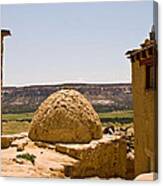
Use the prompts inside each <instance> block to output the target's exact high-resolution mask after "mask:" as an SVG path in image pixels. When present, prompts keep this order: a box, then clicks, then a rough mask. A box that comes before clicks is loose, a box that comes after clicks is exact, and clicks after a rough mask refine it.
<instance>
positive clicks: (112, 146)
mask: <svg viewBox="0 0 163 186" xmlns="http://www.w3.org/2000/svg"><path fill="white" fill-rule="evenodd" d="M56 150H57V151H59V152H61V153H65V154H68V155H69V156H71V157H74V158H76V159H78V160H79V161H78V163H76V164H75V165H72V166H65V175H66V176H68V177H71V178H82V177H83V178H84V177H92V176H98V177H101V178H112V177H121V178H126V179H130V178H131V177H132V176H133V175H131V174H130V175H129V174H127V171H128V170H127V168H128V166H127V163H128V162H127V159H126V154H127V152H126V142H125V141H124V140H123V139H119V140H113V141H110V140H106V141H101V140H99V141H98V143H97V144H96V145H95V146H94V145H93V146H92V145H91V144H90V145H88V146H87V147H83V148H82V147H81V146H80V147H79V148H75V147H72V146H71V145H70V146H69V145H62V144H61V145H60V144H58V145H57V146H56Z"/></svg>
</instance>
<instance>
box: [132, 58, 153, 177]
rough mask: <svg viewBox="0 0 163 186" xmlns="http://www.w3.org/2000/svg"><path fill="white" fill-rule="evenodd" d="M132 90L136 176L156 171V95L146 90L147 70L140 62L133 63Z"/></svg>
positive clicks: (150, 90)
mask: <svg viewBox="0 0 163 186" xmlns="http://www.w3.org/2000/svg"><path fill="white" fill-rule="evenodd" d="M132 86H133V87H132V88H133V109H134V129H135V174H136V175H138V174H140V173H143V172H150V171H155V170H156V163H155V161H156V158H155V157H156V155H155V145H156V141H155V131H156V122H155V121H156V120H155V119H156V115H155V94H156V91H155V90H152V89H146V68H145V65H140V64H139V61H135V62H133V63H132Z"/></svg>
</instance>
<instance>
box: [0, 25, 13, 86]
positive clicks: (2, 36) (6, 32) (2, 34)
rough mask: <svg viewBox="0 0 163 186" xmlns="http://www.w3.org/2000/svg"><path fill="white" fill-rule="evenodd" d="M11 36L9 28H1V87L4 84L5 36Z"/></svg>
mask: <svg viewBox="0 0 163 186" xmlns="http://www.w3.org/2000/svg"><path fill="white" fill-rule="evenodd" d="M6 36H11V33H10V31H9V30H5V29H2V30H1V88H2V86H3V51H4V37H6Z"/></svg>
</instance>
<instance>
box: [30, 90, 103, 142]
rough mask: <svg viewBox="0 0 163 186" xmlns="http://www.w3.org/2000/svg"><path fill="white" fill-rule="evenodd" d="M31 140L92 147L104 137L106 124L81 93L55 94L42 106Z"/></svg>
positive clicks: (32, 126) (38, 112) (70, 91)
mask: <svg viewBox="0 0 163 186" xmlns="http://www.w3.org/2000/svg"><path fill="white" fill-rule="evenodd" d="M28 136H29V138H30V139H31V140H33V141H45V142H51V143H55V142H64V143H88V142H90V141H91V140H92V139H100V138H101V137H102V124H101V122H100V118H99V116H98V114H97V113H96V112H95V110H94V109H93V107H92V105H91V104H90V102H89V101H88V100H87V99H86V98H85V97H84V96H83V95H82V94H81V93H79V92H78V91H75V90H68V89H66V90H61V91H57V92H55V93H53V94H51V95H50V96H49V97H48V98H47V99H46V100H45V101H44V102H43V103H42V104H41V105H40V107H39V108H38V110H37V111H36V113H35V114H34V117H33V119H32V123H31V128H30V130H29V134H28Z"/></svg>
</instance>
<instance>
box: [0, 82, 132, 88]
mask: <svg viewBox="0 0 163 186" xmlns="http://www.w3.org/2000/svg"><path fill="white" fill-rule="evenodd" d="M71 84H74V85H75V84H81V85H87V84H88V85H89V84H90V85H91V84H94V85H95V84H96V85H109V84H110V85H111V84H132V83H131V82H129V81H127V82H57V83H52V82H51V83H34V84H24V85H4V86H3V87H2V88H6V87H32V86H57V85H71Z"/></svg>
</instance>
